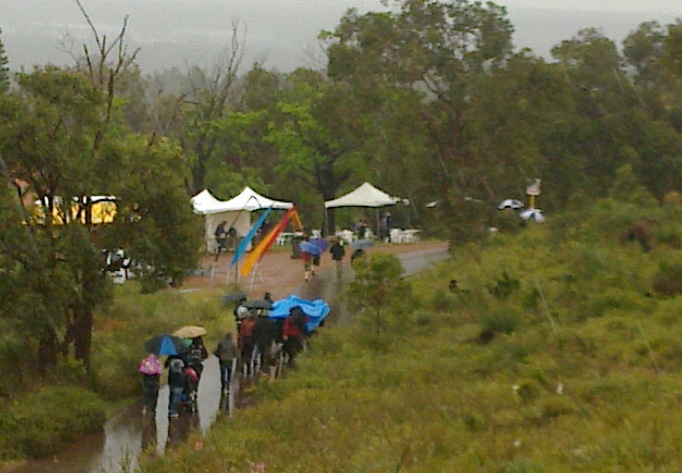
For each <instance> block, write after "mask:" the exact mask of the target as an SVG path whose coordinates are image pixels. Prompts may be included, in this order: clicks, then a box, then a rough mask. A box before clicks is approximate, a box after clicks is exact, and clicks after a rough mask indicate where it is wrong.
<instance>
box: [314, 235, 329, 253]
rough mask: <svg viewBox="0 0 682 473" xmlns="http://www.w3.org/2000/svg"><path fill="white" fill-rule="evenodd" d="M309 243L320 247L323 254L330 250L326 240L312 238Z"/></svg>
mask: <svg viewBox="0 0 682 473" xmlns="http://www.w3.org/2000/svg"><path fill="white" fill-rule="evenodd" d="M309 242H310V243H312V244H313V245H315V246H316V247H318V248H319V249H320V251H321V252H323V253H324V252H325V251H327V248H329V242H328V241H327V240H325V239H324V238H312V239H311V240H309Z"/></svg>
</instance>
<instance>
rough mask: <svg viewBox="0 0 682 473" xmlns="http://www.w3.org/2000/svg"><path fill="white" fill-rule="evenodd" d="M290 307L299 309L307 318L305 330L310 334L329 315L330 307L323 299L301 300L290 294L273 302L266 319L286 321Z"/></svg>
mask: <svg viewBox="0 0 682 473" xmlns="http://www.w3.org/2000/svg"><path fill="white" fill-rule="evenodd" d="M292 307H300V308H301V310H302V311H303V313H305V315H307V316H308V323H307V324H306V329H307V330H308V332H312V331H313V330H315V329H317V327H319V326H320V324H321V323H322V322H323V321H324V319H326V318H327V316H328V315H329V311H330V307H329V304H327V303H326V302H325V301H324V300H323V299H301V298H300V297H298V296H296V295H294V294H291V295H289V296H287V297H285V298H284V299H280V300H278V301H275V303H274V304H273V305H272V310H271V311H270V314H269V315H268V317H270V318H271V319H286V318H287V317H288V316H289V311H290V310H291V309H292Z"/></svg>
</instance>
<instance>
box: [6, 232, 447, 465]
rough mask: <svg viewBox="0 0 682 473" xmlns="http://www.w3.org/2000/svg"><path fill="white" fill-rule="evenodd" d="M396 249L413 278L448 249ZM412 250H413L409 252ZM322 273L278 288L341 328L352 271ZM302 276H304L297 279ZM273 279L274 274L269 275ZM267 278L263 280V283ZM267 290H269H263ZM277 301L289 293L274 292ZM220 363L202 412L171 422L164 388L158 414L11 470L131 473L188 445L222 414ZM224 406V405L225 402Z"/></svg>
mask: <svg viewBox="0 0 682 473" xmlns="http://www.w3.org/2000/svg"><path fill="white" fill-rule="evenodd" d="M399 250H401V251H396V253H398V254H397V256H398V257H399V258H400V260H401V262H402V264H403V267H404V268H405V273H404V274H405V275H411V274H414V273H417V272H419V271H423V270H426V269H428V268H430V267H431V266H432V265H433V264H434V263H435V262H437V261H439V260H442V259H445V258H447V245H446V244H437V245H424V246H413V247H405V248H399ZM410 250H411V251H410ZM321 269H322V272H319V273H318V274H317V275H316V276H315V277H314V278H311V280H310V281H308V282H307V283H301V279H302V278H301V279H299V277H301V276H302V264H301V268H298V269H297V270H296V271H295V274H296V276H292V275H291V274H286V272H282V271H279V274H280V277H285V278H290V279H291V278H292V277H295V278H296V279H295V280H293V281H291V280H287V281H285V282H281V283H278V285H277V286H276V287H277V288H278V289H279V290H286V288H287V286H292V285H293V286H294V287H295V289H293V290H291V291H288V292H289V293H290V292H293V293H295V294H297V295H298V296H300V297H302V298H305V299H315V298H323V299H324V300H326V301H328V302H329V303H330V305H331V309H332V310H331V312H330V316H329V324H330V325H333V324H343V323H347V322H348V321H349V320H350V317H349V314H348V313H347V311H346V309H345V307H344V305H343V302H341V301H340V300H339V298H337V297H336V294H338V293H340V291H341V290H343V288H344V287H345V286H346V285H347V284H348V282H349V281H350V280H352V278H353V272H352V268H351V267H350V266H348V265H346V266H344V271H343V275H342V279H341V280H340V281H337V280H336V276H335V274H334V271H332V267H331V263H328V264H327V265H323V266H322V268H321ZM299 272H300V273H301V274H300V275H299ZM267 277H275V276H267V274H266V276H265V278H267ZM265 281H266V279H264V278H262V277H261V279H260V280H259V283H258V284H259V285H263V284H264V283H265ZM265 289H266V290H268V289H269V288H268V287H267V286H265ZM274 294H275V297H276V298H278V297H279V296H280V295H281V296H284V295H286V294H277V293H274ZM219 379H220V378H219V374H218V360H217V358H215V357H214V356H210V357H209V358H208V359H207V360H206V362H205V367H204V372H203V374H202V377H201V382H200V383H199V396H198V398H199V412H198V413H195V414H193V415H190V414H189V413H185V414H184V415H182V416H180V418H178V419H173V420H172V421H170V422H169V420H168V417H167V414H168V387H167V386H164V387H163V388H162V389H161V391H160V393H159V403H158V406H157V411H156V416H155V417H154V418H152V417H151V416H148V417H143V416H142V415H141V413H140V408H139V406H131V407H129V408H127V409H124V410H123V411H121V412H120V413H118V414H117V415H116V416H114V417H112V418H111V419H110V420H109V421H108V422H107V423H106V424H105V426H104V432H103V433H102V434H97V435H90V436H84V437H83V438H82V439H81V440H80V441H79V442H78V443H77V444H74V445H70V446H67V447H65V448H64V449H63V450H62V452H60V454H59V455H57V456H54V457H51V458H48V459H45V460H41V461H31V462H28V463H26V464H24V465H21V466H19V467H17V468H14V469H12V470H10V471H11V472H12V473H38V472H41V473H42V472H54V473H114V472H116V473H121V472H125V471H133V470H134V468H135V466H136V465H137V459H138V458H139V456H140V455H141V454H142V452H145V453H144V454H148V455H161V454H163V452H164V451H165V450H166V449H167V448H172V447H173V446H174V445H177V444H179V443H184V442H185V441H186V439H187V438H188V436H189V434H190V433H191V432H192V431H200V432H202V433H204V432H206V431H207V430H208V429H209V428H210V427H211V425H212V424H213V422H214V421H215V419H216V418H217V416H218V415H219V414H220V412H221V398H220V382H219ZM223 406H224V404H223Z"/></svg>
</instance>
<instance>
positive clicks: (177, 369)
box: [138, 336, 208, 419]
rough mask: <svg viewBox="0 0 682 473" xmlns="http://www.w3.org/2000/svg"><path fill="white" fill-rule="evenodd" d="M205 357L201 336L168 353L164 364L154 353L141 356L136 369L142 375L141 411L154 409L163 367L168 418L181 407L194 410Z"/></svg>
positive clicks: (175, 415) (152, 412)
mask: <svg viewBox="0 0 682 473" xmlns="http://www.w3.org/2000/svg"><path fill="white" fill-rule="evenodd" d="M206 358H208V351H207V350H206V346H205V345H204V341H203V339H202V337H200V336H199V337H195V338H192V339H190V340H189V343H188V346H187V347H186V350H184V351H182V352H179V353H177V354H175V355H169V356H168V358H167V359H166V361H165V362H164V363H163V364H162V363H161V360H160V359H159V357H158V356H157V355H155V354H153V353H150V354H149V355H148V356H147V357H146V358H144V359H143V360H142V361H141V362H140V366H139V369H138V371H139V372H140V374H141V376H142V414H143V415H147V414H151V415H154V413H155V412H156V405H157V402H158V397H159V389H160V386H161V375H162V374H163V370H164V368H166V369H168V389H169V398H168V417H169V418H171V419H173V418H177V417H178V416H179V415H180V410H181V409H182V408H183V407H185V408H186V409H187V410H190V411H193V412H194V411H196V409H197V404H196V401H197V390H198V387H199V380H200V379H201V375H202V373H203V371H204V360H206Z"/></svg>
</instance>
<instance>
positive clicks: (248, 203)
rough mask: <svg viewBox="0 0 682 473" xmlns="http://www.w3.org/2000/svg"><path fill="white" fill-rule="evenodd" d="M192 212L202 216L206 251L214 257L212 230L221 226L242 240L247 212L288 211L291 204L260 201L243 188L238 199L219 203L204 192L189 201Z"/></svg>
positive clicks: (248, 225)
mask: <svg viewBox="0 0 682 473" xmlns="http://www.w3.org/2000/svg"><path fill="white" fill-rule="evenodd" d="M192 205H193V207H194V212H195V213H197V214H200V215H204V216H205V218H206V220H205V222H204V239H205V240H206V251H208V252H209V253H215V252H216V250H217V243H216V239H215V230H216V228H217V227H218V225H220V224H221V223H222V222H227V223H226V224H225V227H226V228H228V229H229V228H230V227H232V228H234V229H235V230H236V232H237V236H238V237H240V238H241V237H244V236H245V235H246V234H247V233H248V232H249V229H250V228H251V212H253V211H254V210H261V209H267V208H269V207H272V208H273V209H290V208H291V207H293V206H294V204H293V203H291V202H282V201H278V200H272V199H270V198H268V197H264V196H262V195H260V194H259V193H257V192H256V191H254V190H253V189H251V188H250V187H248V186H247V187H245V188H244V190H242V191H241V193H239V195H237V196H235V197H233V198H232V199H230V200H226V201H222V200H218V199H216V198H215V197H214V196H213V194H211V192H210V191H209V190H208V189H204V190H203V191H201V192H199V193H198V194H197V195H195V196H194V197H192Z"/></svg>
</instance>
